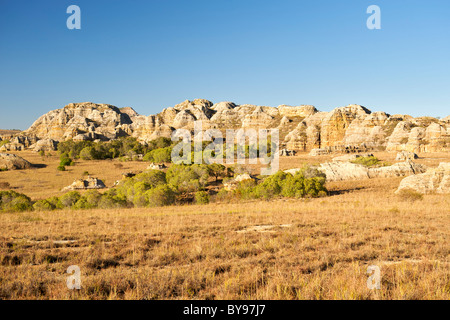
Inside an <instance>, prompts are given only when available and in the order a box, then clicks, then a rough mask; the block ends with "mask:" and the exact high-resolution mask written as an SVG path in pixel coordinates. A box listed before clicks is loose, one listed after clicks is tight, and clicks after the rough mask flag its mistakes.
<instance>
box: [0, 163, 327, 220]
mask: <svg viewBox="0 0 450 320" xmlns="http://www.w3.org/2000/svg"><path fill="white" fill-rule="evenodd" d="M230 174H233V170H230V169H227V168H226V167H225V166H223V165H220V164H211V165H205V164H202V165H197V164H194V165H177V164H174V165H172V166H171V167H170V168H169V169H168V170H167V172H163V171H160V170H146V171H144V172H142V173H140V174H138V175H136V176H134V177H132V178H127V179H125V180H122V181H121V182H120V183H119V185H118V186H116V187H115V188H112V189H109V190H107V191H106V192H104V193H100V192H98V191H97V190H89V191H87V192H84V193H80V192H78V191H70V192H68V193H65V194H64V195H62V196H60V197H56V196H53V197H50V198H48V199H43V200H38V201H35V202H33V201H32V200H31V199H30V198H29V197H27V196H26V195H24V194H20V193H17V192H15V191H2V192H1V193H0V211H3V212H18V211H30V210H36V211H47V210H57V209H65V208H70V209H94V208H101V209H109V208H133V207H160V206H167V205H174V204H182V203H187V202H190V201H195V203H198V204H206V203H209V202H210V195H211V194H210V191H208V189H207V185H208V182H209V181H210V180H211V179H213V178H215V179H216V180H217V179H218V178H225V177H227V176H229V175H230ZM324 184H325V176H324V175H323V173H321V172H319V171H317V170H316V169H312V168H308V167H305V168H304V169H303V170H300V171H299V172H297V173H296V174H295V175H292V174H289V173H284V172H281V171H280V172H278V173H276V174H274V175H272V176H268V177H265V178H264V179H262V180H261V181H260V183H257V182H256V181H254V180H245V181H242V182H240V183H239V185H238V187H237V189H236V190H233V191H225V190H224V189H222V190H220V191H219V193H218V194H217V195H216V198H217V199H218V200H222V199H223V198H224V197H233V198H236V199H242V200H245V199H271V198H274V197H295V198H301V197H320V196H325V195H326V194H327V190H326V189H325V186H324Z"/></svg>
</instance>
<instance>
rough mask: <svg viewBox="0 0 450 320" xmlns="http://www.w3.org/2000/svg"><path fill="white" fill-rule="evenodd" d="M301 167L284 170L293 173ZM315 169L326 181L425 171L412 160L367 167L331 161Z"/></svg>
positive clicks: (387, 176) (405, 174) (402, 174)
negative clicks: (322, 174)
mask: <svg viewBox="0 0 450 320" xmlns="http://www.w3.org/2000/svg"><path fill="white" fill-rule="evenodd" d="M299 170H301V169H290V170H285V171H284V172H286V173H291V174H295V173H296V172H297V171H299ZM317 170H319V171H321V172H323V173H324V174H325V175H326V179H327V181H345V180H363V179H373V178H389V177H406V176H409V175H414V174H419V173H423V172H425V171H426V167H425V166H423V165H420V164H417V163H414V162H412V161H406V162H401V163H396V164H394V165H392V166H386V167H376V168H368V167H366V166H363V165H361V164H355V163H351V162H344V161H332V162H326V163H322V164H320V165H319V166H317Z"/></svg>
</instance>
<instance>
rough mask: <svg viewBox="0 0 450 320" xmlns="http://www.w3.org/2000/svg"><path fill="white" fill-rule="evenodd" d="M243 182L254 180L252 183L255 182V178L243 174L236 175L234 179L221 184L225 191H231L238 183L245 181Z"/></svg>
mask: <svg viewBox="0 0 450 320" xmlns="http://www.w3.org/2000/svg"><path fill="white" fill-rule="evenodd" d="M245 180H254V181H256V178H255V177H252V176H251V175H250V174H248V173H243V174H240V175H237V176H236V177H234V179H231V180H229V181H226V182H224V183H223V187H224V189H225V190H227V191H231V190H234V189H236V187H237V185H238V184H239V182H242V181H245Z"/></svg>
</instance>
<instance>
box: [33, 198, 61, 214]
mask: <svg viewBox="0 0 450 320" xmlns="http://www.w3.org/2000/svg"><path fill="white" fill-rule="evenodd" d="M33 208H34V210H36V211H51V210H55V209H56V205H54V204H53V203H51V202H50V201H48V200H47V199H44V200H38V201H36V203H35V204H33Z"/></svg>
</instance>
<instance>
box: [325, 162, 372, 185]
mask: <svg viewBox="0 0 450 320" xmlns="http://www.w3.org/2000/svg"><path fill="white" fill-rule="evenodd" d="M317 169H318V170H319V171H322V172H323V173H325V175H326V176H327V181H343V180H361V179H368V178H369V170H368V168H367V167H365V166H363V165H360V164H354V163H350V162H326V163H322V164H320V166H319V167H318V168H317Z"/></svg>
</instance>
